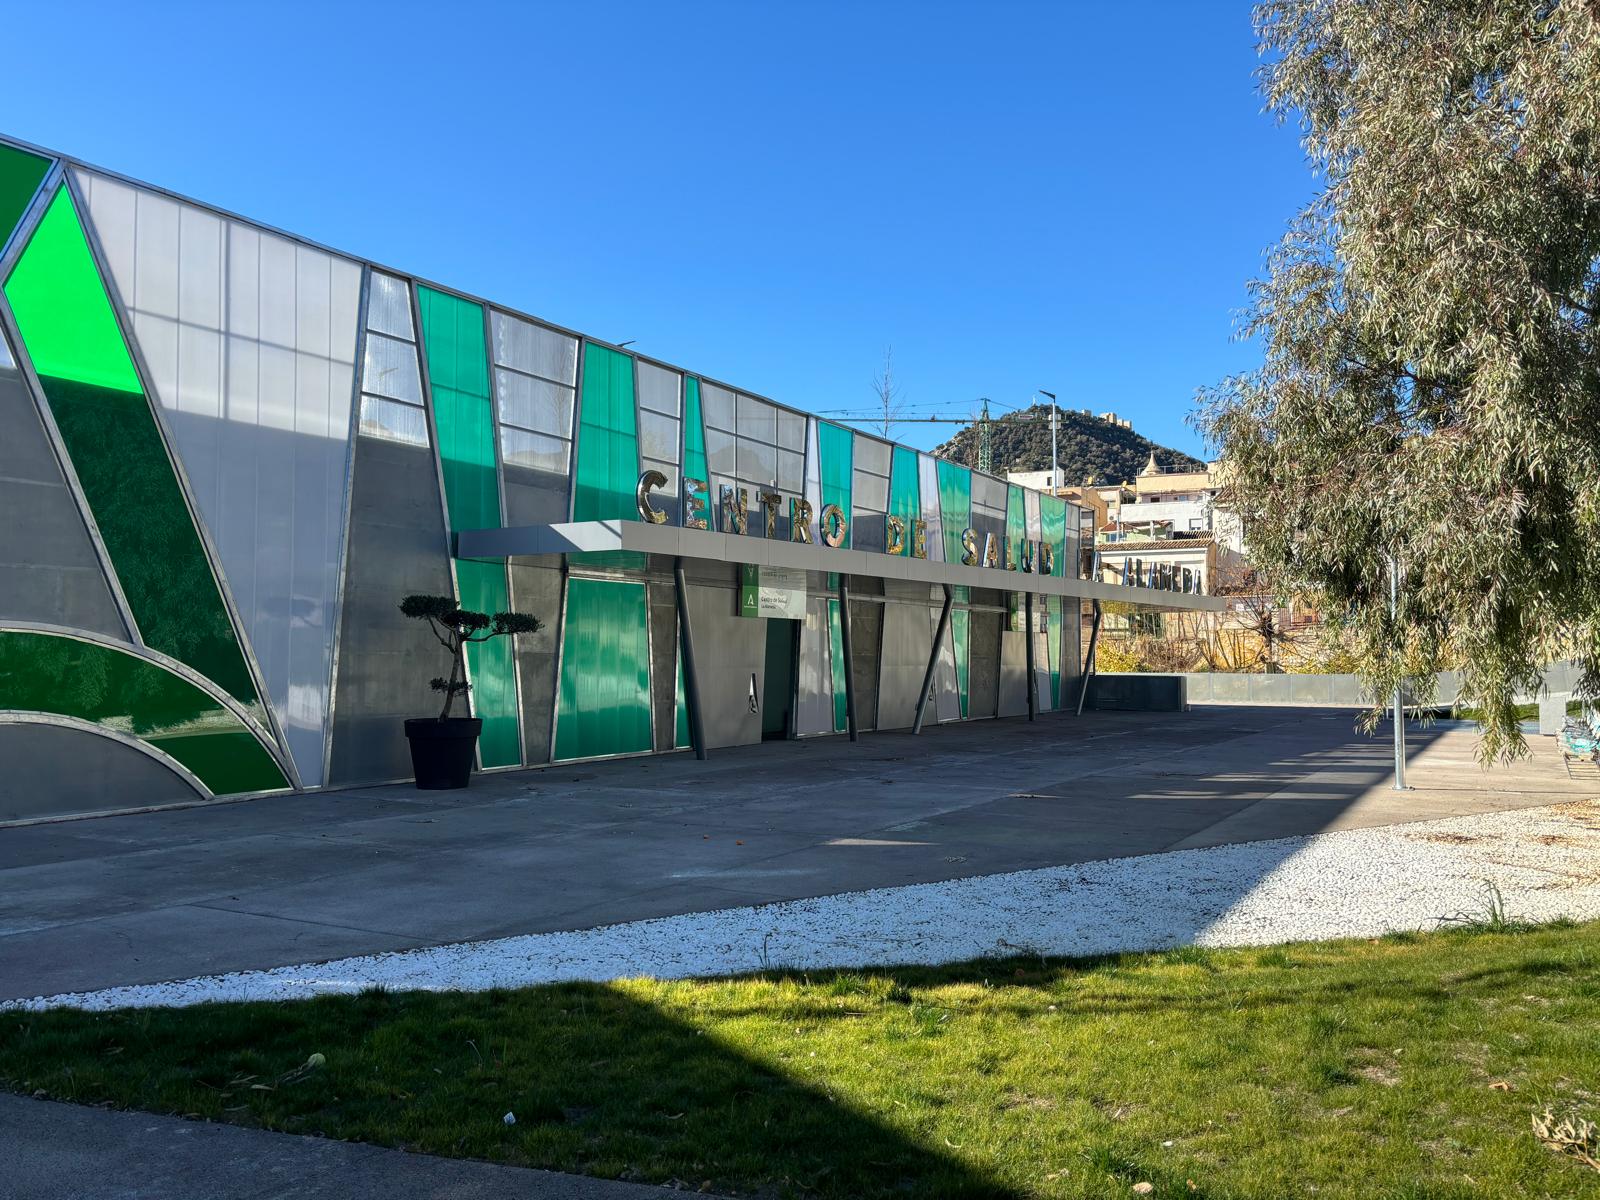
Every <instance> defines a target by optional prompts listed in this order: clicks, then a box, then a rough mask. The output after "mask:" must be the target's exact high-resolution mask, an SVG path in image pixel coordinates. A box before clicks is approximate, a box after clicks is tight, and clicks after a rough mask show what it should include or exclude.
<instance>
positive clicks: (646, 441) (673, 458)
mask: <svg viewBox="0 0 1600 1200" xmlns="http://www.w3.org/2000/svg"><path fill="white" fill-rule="evenodd" d="M639 452H640V454H642V455H643V456H644V457H645V458H648V459H654V460H655V461H657V462H665V463H671V464H673V467H674V469H676V466H677V462H678V421H677V418H675V417H666V416H662V415H661V414H660V413H657V412H650V411H648V410H641V411H640V413H639Z"/></svg>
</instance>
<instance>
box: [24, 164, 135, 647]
mask: <svg viewBox="0 0 1600 1200" xmlns="http://www.w3.org/2000/svg"><path fill="white" fill-rule="evenodd" d="M61 172H62V167H61V164H60V163H59V162H58V163H57V164H56V165H55V166H54V167H52V168H51V169H50V170H49V171H48V172H46V174H45V177H44V182H43V183H41V184H40V185H39V190H38V192H37V193H36V194H35V195H34V198H33V200H32V202H31V203H30V204H29V205H28V208H27V209H26V210H25V211H24V212H23V215H22V218H21V219H20V220H19V221H18V222H17V228H16V236H15V237H13V238H12V239H11V242H10V245H9V248H8V250H7V252H6V253H5V254H4V255H0V284H3V283H4V281H5V279H6V278H7V277H8V276H9V274H10V271H11V268H12V267H13V266H14V265H15V263H16V260H17V259H18V258H20V257H21V255H22V248H23V247H24V246H26V245H27V244H28V241H29V240H30V239H31V238H32V237H33V231H34V228H35V226H36V225H37V224H38V220H39V218H40V217H41V216H42V215H43V213H44V209H45V207H46V206H47V205H48V203H49V201H48V200H47V199H46V197H48V196H51V195H53V194H54V191H55V188H54V185H55V184H56V183H58V182H59V180H60V177H61ZM0 337H4V338H5V339H6V341H7V344H8V345H9V346H10V348H11V357H12V358H13V359H14V360H15V361H16V366H17V373H18V374H19V375H20V376H21V379H22V384H23V387H24V388H26V389H27V390H28V393H29V399H31V400H32V401H33V407H34V411H36V412H37V413H38V414H39V420H40V422H41V423H42V424H43V426H44V434H45V439H46V440H47V441H48V442H49V443H50V449H51V452H52V453H53V454H54V455H55V458H56V465H57V466H58V467H60V469H61V477H62V479H63V481H64V482H65V483H66V486H67V492H68V494H69V495H70V496H71V497H72V502H73V504H75V505H76V506H77V509H78V519H79V520H81V521H82V522H83V525H84V528H85V529H86V530H87V531H88V534H89V541H90V543H91V545H92V546H93V547H94V554H95V558H96V559H98V560H99V563H100V573H101V576H102V577H103V578H104V579H105V582H106V586H107V587H108V588H109V589H110V592H111V602H112V604H113V605H114V606H115V607H116V609H117V612H118V614H119V615H120V616H121V618H122V624H123V630H124V632H125V633H126V634H127V636H128V640H129V641H131V642H133V643H135V644H137V645H143V644H144V637H143V635H142V634H141V633H140V631H139V623H138V621H137V620H135V619H134V615H133V606H132V605H131V604H129V603H128V597H127V594H126V593H125V592H123V590H122V580H121V579H120V578H118V576H117V569H116V566H115V565H114V564H113V563H112V561H111V552H110V551H109V550H107V549H106V544H105V541H104V539H102V538H101V536H100V526H99V525H98V524H97V523H96V522H95V519H94V512H93V511H92V510H91V509H90V507H89V501H88V498H87V497H86V496H85V495H84V493H83V484H82V482H81V481H80V480H79V479H78V472H77V469H76V468H75V467H74V466H73V465H72V456H71V455H70V454H68V453H67V444H66V442H65V440H64V439H63V438H62V436H61V429H60V427H59V426H58V425H57V424H56V418H55V413H53V412H52V411H51V410H50V404H49V402H48V401H47V400H46V399H45V394H44V384H43V382H42V381H41V380H40V379H39V375H38V373H37V372H36V371H35V370H34V367H33V356H32V355H31V354H30V353H29V352H28V347H27V346H26V345H24V344H23V341H22V330H21V327H20V326H18V325H17V320H16V315H15V314H14V313H13V312H12V311H11V302H10V301H9V300H8V299H7V298H6V295H5V290H4V288H3V286H0Z"/></svg>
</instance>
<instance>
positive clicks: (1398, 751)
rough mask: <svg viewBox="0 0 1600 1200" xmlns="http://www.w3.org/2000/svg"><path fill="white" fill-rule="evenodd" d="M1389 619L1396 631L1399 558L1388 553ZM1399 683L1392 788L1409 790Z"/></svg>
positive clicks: (1398, 614)
mask: <svg viewBox="0 0 1600 1200" xmlns="http://www.w3.org/2000/svg"><path fill="white" fill-rule="evenodd" d="M1389 619H1390V621H1391V623H1392V624H1393V625H1394V627H1395V629H1396V631H1397V632H1398V630H1399V625H1400V560H1399V559H1398V558H1396V557H1395V556H1394V555H1393V554H1391V555H1389ZM1401 691H1402V688H1401V686H1400V685H1399V684H1396V685H1395V689H1394V704H1393V712H1392V716H1393V719H1394V790H1395V791H1397V792H1409V791H1410V790H1411V789H1410V788H1409V787H1407V786H1406V712H1405V699H1404V697H1403V696H1402V695H1401Z"/></svg>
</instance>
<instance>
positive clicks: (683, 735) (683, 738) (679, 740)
mask: <svg viewBox="0 0 1600 1200" xmlns="http://www.w3.org/2000/svg"><path fill="white" fill-rule="evenodd" d="M672 705H673V711H674V712H675V713H676V714H677V721H676V722H675V724H674V727H673V737H672V747H673V749H675V750H686V749H688V748H689V746H690V745H691V743H692V741H693V739H692V738H690V736H689V701H688V699H687V698H686V697H685V695H684V687H683V655H682V654H679V655H678V682H677V686H676V688H675V690H674V691H673V694H672Z"/></svg>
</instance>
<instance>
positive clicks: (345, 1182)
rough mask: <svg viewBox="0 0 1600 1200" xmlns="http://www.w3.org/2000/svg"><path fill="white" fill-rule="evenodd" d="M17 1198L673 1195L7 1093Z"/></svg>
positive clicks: (0, 1176)
mask: <svg viewBox="0 0 1600 1200" xmlns="http://www.w3.org/2000/svg"><path fill="white" fill-rule="evenodd" d="M0 1162H3V1163H4V1164H5V1165H4V1167H0V1196H5V1197H7V1198H8V1200H177V1198H178V1197H184V1198H186V1200H187V1198H195V1200H198V1198H200V1197H204V1200H276V1198H278V1197H291V1196H292V1197H294V1200H640V1198H642V1197H644V1196H658V1197H659V1196H661V1195H662V1194H663V1189H662V1188H659V1187H651V1186H647V1185H645V1184H640V1183H617V1182H614V1181H611V1180H605V1179H589V1178H587V1177H585V1176H581V1175H562V1174H559V1173H557V1172H554V1171H530V1170H527V1169H525V1168H522V1167H506V1166H500V1165H499V1164H496V1163H485V1162H472V1161H468V1160H463V1159H450V1158H434V1157H432V1156H430V1155H426V1154H406V1153H403V1152H401V1151H398V1150H385V1149H382V1148H380V1147H377V1146H367V1145H363V1144H361V1143H358V1142H335V1141H329V1140H328V1139H326V1138H316V1137H299V1136H297V1135H295V1134H289V1133H269V1132H267V1131H266V1130H261V1129H239V1128H236V1127H234V1126H232V1125H216V1124H211V1123H209V1122H204V1121H185V1120H184V1119H183V1118H181V1117H158V1116H153V1115H151V1114H149V1113H137V1112H117V1111H113V1110H110V1109H103V1108H84V1107H80V1106H79V1105H76V1104H56V1103H54V1102H52V1101H49V1100H31V1099H28V1098H27V1097H24V1096H10V1095H6V1094H4V1093H0Z"/></svg>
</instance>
